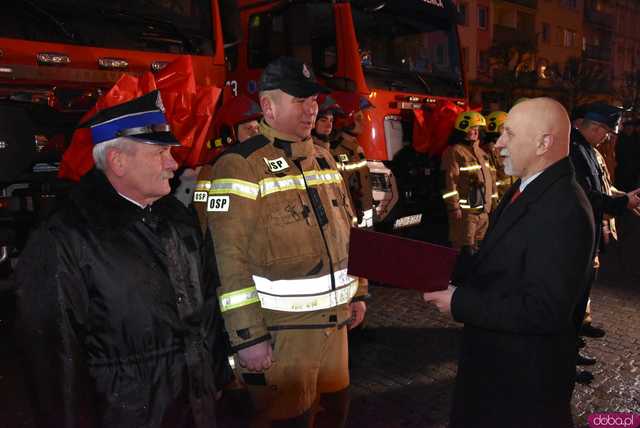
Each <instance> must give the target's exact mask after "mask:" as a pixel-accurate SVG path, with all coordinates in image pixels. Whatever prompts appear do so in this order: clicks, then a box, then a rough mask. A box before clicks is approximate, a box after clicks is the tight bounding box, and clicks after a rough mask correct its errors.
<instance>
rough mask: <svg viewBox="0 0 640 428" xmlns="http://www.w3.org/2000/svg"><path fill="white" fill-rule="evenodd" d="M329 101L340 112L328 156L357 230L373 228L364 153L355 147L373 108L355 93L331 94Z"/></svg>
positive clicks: (367, 172)
mask: <svg viewBox="0 0 640 428" xmlns="http://www.w3.org/2000/svg"><path fill="white" fill-rule="evenodd" d="M330 97H332V98H333V99H335V100H336V102H337V104H338V106H340V109H341V111H338V113H337V115H336V126H335V129H336V132H337V134H338V135H337V138H335V139H334V140H332V141H331V142H330V143H329V145H330V150H331V154H332V155H333V158H334V159H335V161H336V163H337V164H338V169H339V171H340V173H341V174H342V178H343V179H344V181H345V184H346V185H347V189H349V194H350V195H351V201H352V202H353V207H354V209H355V212H356V216H357V225H358V227H373V193H372V190H371V178H370V176H369V167H368V165H367V159H366V157H365V155H364V150H362V147H361V146H360V145H359V144H358V136H359V135H360V134H361V133H362V122H363V121H364V120H365V115H366V113H367V110H368V109H370V108H373V104H371V103H370V102H369V100H368V99H366V98H364V97H361V96H360V95H358V94H356V93H355V92H333V93H332V94H331V95H330ZM328 98H329V97H327V99H328Z"/></svg>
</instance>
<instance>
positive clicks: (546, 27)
mask: <svg viewBox="0 0 640 428" xmlns="http://www.w3.org/2000/svg"><path fill="white" fill-rule="evenodd" d="M550 41H551V24H549V23H548V22H543V23H542V42H543V43H549V42H550Z"/></svg>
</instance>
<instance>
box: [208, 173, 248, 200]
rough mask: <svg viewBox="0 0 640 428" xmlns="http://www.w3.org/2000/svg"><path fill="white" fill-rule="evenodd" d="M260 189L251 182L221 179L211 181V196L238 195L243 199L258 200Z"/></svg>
mask: <svg viewBox="0 0 640 428" xmlns="http://www.w3.org/2000/svg"><path fill="white" fill-rule="evenodd" d="M259 189H260V188H259V187H258V185H257V184H254V183H251V182H250V181H245V180H238V179H235V178H221V179H218V180H213V181H211V188H210V189H209V195H228V194H232V195H236V196H241V197H243V198H247V199H252V200H256V199H257V198H258V192H259Z"/></svg>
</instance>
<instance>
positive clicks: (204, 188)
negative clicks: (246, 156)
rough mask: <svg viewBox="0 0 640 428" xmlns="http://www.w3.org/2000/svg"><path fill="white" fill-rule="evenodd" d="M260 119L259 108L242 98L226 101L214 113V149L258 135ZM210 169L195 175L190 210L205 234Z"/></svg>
mask: <svg viewBox="0 0 640 428" xmlns="http://www.w3.org/2000/svg"><path fill="white" fill-rule="evenodd" d="M261 118H262V111H260V106H258V104H257V103H256V102H255V101H253V100H252V99H251V98H249V97H247V96H245V95H238V96H235V97H232V98H229V100H228V101H227V102H225V103H224V104H223V105H222V107H221V108H220V110H219V111H218V112H217V113H216V116H215V119H214V123H213V134H214V135H213V138H214V144H215V146H216V147H223V148H226V147H229V146H231V145H233V144H236V143H243V142H245V141H247V140H248V139H249V138H251V137H254V136H256V135H258V133H259V132H260V127H259V125H258V121H259V120H260V119H261ZM212 171H213V167H212V166H211V165H203V166H202V167H201V168H200V170H199V171H198V172H197V174H196V175H197V177H198V178H197V181H196V182H195V190H194V192H193V201H192V202H193V207H194V208H195V210H196V213H197V214H198V220H199V221H200V227H201V229H202V232H203V233H205V231H206V229H207V202H208V199H209V189H210V188H211V179H212Z"/></svg>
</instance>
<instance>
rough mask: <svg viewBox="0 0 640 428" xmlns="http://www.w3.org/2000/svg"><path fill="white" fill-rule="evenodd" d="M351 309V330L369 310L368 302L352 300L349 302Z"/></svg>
mask: <svg viewBox="0 0 640 428" xmlns="http://www.w3.org/2000/svg"><path fill="white" fill-rule="evenodd" d="M349 309H350V310H351V323H350V324H349V330H351V329H352V328H355V327H357V326H358V325H359V324H360V323H361V322H362V321H363V320H364V314H365V312H367V304H366V303H365V302H351V303H349Z"/></svg>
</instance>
